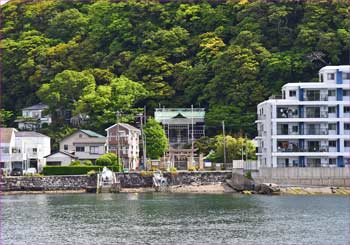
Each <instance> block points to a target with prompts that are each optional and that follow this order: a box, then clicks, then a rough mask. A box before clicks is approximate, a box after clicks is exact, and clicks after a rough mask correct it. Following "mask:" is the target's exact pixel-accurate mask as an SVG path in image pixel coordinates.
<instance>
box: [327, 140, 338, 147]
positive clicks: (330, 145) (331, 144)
mask: <svg viewBox="0 0 350 245" xmlns="http://www.w3.org/2000/svg"><path fill="white" fill-rule="evenodd" d="M328 146H329V147H337V141H336V140H330V141H329V142H328Z"/></svg>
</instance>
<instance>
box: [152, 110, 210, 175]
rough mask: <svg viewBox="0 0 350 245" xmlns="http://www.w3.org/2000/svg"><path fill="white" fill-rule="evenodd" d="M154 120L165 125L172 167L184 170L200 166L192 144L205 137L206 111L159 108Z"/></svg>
mask: <svg viewBox="0 0 350 245" xmlns="http://www.w3.org/2000/svg"><path fill="white" fill-rule="evenodd" d="M154 118H155V120H156V121H158V122H160V123H161V124H162V125H163V128H164V130H165V134H166V136H167V138H168V142H169V153H168V159H169V162H170V163H171V165H172V166H174V167H176V168H177V169H182V170H184V169H188V168H189V167H192V166H194V165H197V166H199V165H200V164H201V163H200V162H199V158H198V156H197V157H195V156H194V155H195V154H194V149H192V145H193V144H192V143H194V142H195V141H196V140H197V139H199V138H200V137H202V136H205V125H204V118H205V109H204V108H157V109H156V111H155V113H154ZM196 159H197V160H198V161H197V163H196Z"/></svg>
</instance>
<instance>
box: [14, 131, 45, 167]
mask: <svg viewBox="0 0 350 245" xmlns="http://www.w3.org/2000/svg"><path fill="white" fill-rule="evenodd" d="M15 140H16V144H15V151H16V154H15V156H14V158H13V165H15V164H16V167H20V162H22V166H21V168H22V169H28V168H36V170H37V171H38V172H40V171H42V168H43V166H45V164H46V159H45V156H47V155H49V154H50V153H51V144H50V137H48V136H46V135H43V134H40V133H37V132H32V131H22V132H15Z"/></svg>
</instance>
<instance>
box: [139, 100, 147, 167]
mask: <svg viewBox="0 0 350 245" xmlns="http://www.w3.org/2000/svg"><path fill="white" fill-rule="evenodd" d="M145 108H146V107H144V111H145ZM139 117H140V121H141V141H142V159H143V166H144V168H145V169H147V164H146V162H147V159H146V136H145V133H144V130H143V126H144V124H143V120H145V124H146V117H145V114H144V113H142V114H139Z"/></svg>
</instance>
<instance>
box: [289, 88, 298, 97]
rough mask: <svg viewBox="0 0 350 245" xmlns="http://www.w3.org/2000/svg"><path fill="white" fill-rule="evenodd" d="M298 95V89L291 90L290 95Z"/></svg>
mask: <svg viewBox="0 0 350 245" xmlns="http://www.w3.org/2000/svg"><path fill="white" fill-rule="evenodd" d="M295 96H297V91H296V90H290V91H289V97H295Z"/></svg>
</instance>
